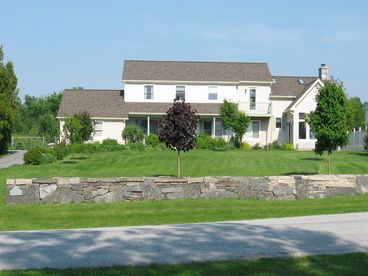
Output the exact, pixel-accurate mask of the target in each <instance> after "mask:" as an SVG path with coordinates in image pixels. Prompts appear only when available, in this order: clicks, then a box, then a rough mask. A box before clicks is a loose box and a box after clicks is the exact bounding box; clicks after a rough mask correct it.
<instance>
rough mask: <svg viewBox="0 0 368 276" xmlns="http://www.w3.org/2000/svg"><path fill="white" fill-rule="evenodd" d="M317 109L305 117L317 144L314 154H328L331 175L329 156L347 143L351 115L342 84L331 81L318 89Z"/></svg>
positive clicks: (329, 159)
mask: <svg viewBox="0 0 368 276" xmlns="http://www.w3.org/2000/svg"><path fill="white" fill-rule="evenodd" d="M316 101H317V107H316V110H315V111H314V112H311V113H310V114H309V115H308V116H307V122H308V123H309V125H310V127H311V131H312V132H313V133H314V134H315V136H316V139H317V142H316V146H315V152H316V153H317V154H320V155H322V154H323V152H324V151H326V152H327V154H328V173H329V174H331V154H332V152H333V151H334V150H336V149H337V148H338V147H343V146H346V145H347V143H348V139H349V136H348V130H349V126H350V120H351V113H350V109H349V105H348V100H347V97H346V93H345V89H344V86H343V84H342V82H340V81H337V80H334V79H331V80H329V81H328V82H326V83H325V85H324V87H322V88H320V89H319V93H318V95H317V97H316Z"/></svg>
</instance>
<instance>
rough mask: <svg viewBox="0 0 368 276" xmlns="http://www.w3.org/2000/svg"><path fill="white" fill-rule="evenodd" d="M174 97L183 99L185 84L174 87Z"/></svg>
mask: <svg viewBox="0 0 368 276" xmlns="http://www.w3.org/2000/svg"><path fill="white" fill-rule="evenodd" d="M176 97H177V98H179V99H180V100H185V86H177V87H176Z"/></svg>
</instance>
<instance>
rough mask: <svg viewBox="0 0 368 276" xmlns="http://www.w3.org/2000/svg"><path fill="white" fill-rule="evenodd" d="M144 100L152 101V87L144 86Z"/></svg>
mask: <svg viewBox="0 0 368 276" xmlns="http://www.w3.org/2000/svg"><path fill="white" fill-rule="evenodd" d="M144 99H146V100H153V85H145V86H144Z"/></svg>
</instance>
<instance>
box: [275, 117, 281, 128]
mask: <svg viewBox="0 0 368 276" xmlns="http://www.w3.org/2000/svg"><path fill="white" fill-rule="evenodd" d="M281 122H282V120H281V118H276V128H281V127H282V123H281Z"/></svg>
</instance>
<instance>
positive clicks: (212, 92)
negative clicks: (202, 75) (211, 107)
mask: <svg viewBox="0 0 368 276" xmlns="http://www.w3.org/2000/svg"><path fill="white" fill-rule="evenodd" d="M217 90H218V88H217V85H210V86H208V99H209V100H214V101H215V100H217Z"/></svg>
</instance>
